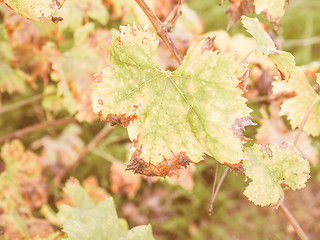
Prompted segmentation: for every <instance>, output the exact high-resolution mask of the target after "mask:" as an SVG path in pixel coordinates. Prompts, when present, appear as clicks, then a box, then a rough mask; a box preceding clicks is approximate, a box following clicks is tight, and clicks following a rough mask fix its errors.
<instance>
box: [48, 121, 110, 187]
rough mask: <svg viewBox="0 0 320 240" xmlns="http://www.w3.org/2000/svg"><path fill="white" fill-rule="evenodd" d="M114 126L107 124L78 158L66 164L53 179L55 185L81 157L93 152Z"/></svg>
mask: <svg viewBox="0 0 320 240" xmlns="http://www.w3.org/2000/svg"><path fill="white" fill-rule="evenodd" d="M112 129H113V128H112V127H111V126H110V125H109V124H106V125H105V126H104V127H103V128H102V129H101V130H100V131H99V132H98V134H97V135H96V136H95V137H94V138H93V139H92V140H91V141H90V142H89V144H88V145H87V146H86V147H85V148H83V149H82V151H81V152H80V153H79V154H78V156H77V158H76V159H75V160H74V161H73V162H72V163H71V164H69V165H67V166H65V167H64V168H63V170H62V171H61V172H60V173H59V174H57V175H56V176H55V178H54V180H53V185H59V183H60V182H61V179H62V178H63V177H64V176H65V174H66V173H67V172H68V171H69V170H70V169H71V168H72V167H73V166H74V165H75V164H76V163H77V162H79V160H80V159H82V158H84V157H85V156H86V155H87V154H88V153H89V152H91V151H92V150H93V149H94V148H95V147H96V146H97V145H98V144H99V143H100V142H101V140H102V139H103V138H104V137H105V136H107V135H108V134H109V133H110V132H111V131H112Z"/></svg>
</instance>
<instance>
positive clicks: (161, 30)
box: [135, 0, 183, 64]
mask: <svg viewBox="0 0 320 240" xmlns="http://www.w3.org/2000/svg"><path fill="white" fill-rule="evenodd" d="M135 1H136V3H137V4H138V5H139V7H140V8H141V9H142V11H143V12H144V13H145V14H146V15H147V17H148V18H149V20H150V21H151V23H152V25H153V26H154V28H155V29H156V30H157V34H158V35H159V36H160V37H161V39H162V40H163V42H164V43H165V44H166V46H167V47H168V48H169V50H170V51H171V53H172V54H173V55H174V56H175V58H176V59H177V61H178V62H179V64H181V62H182V60H183V57H182V55H181V54H180V52H179V51H178V49H177V48H176V46H175V45H174V43H173V41H172V40H171V38H170V37H169V35H168V30H167V29H166V27H165V25H163V24H162V22H161V21H160V19H159V18H158V17H157V16H156V15H155V14H154V13H153V12H152V10H151V9H150V8H149V6H148V5H147V4H146V2H145V1H144V0H135Z"/></svg>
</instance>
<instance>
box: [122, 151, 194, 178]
mask: <svg viewBox="0 0 320 240" xmlns="http://www.w3.org/2000/svg"><path fill="white" fill-rule="evenodd" d="M140 153H141V150H140V149H137V150H136V151H135V152H134V153H133V154H132V156H131V159H130V161H129V162H128V163H127V164H128V165H127V168H126V170H132V171H133V172H134V173H139V174H142V175H146V176H150V177H154V176H157V177H163V178H165V177H178V176H179V172H180V170H181V169H183V168H187V167H188V166H189V165H190V163H192V161H191V160H190V158H189V157H188V156H187V154H186V153H185V152H179V153H177V154H175V153H172V156H171V157H170V158H169V159H166V158H163V161H161V162H160V163H158V164H156V165H154V164H152V163H150V162H149V163H147V162H145V161H144V160H143V159H141V158H140V156H139V155H140Z"/></svg>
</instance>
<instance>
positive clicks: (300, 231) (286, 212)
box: [279, 203, 309, 240]
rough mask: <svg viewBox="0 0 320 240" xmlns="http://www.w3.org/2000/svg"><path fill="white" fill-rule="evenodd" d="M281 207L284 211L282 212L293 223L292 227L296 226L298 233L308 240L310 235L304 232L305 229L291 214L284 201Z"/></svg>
mask: <svg viewBox="0 0 320 240" xmlns="http://www.w3.org/2000/svg"><path fill="white" fill-rule="evenodd" d="M279 208H280V210H281V211H282V213H283V214H284V216H285V217H286V218H287V219H288V220H289V222H290V223H291V225H292V227H293V228H294V230H295V231H296V233H297V234H298V235H299V237H300V238H301V239H302V240H308V239H309V238H308V236H307V235H306V234H305V233H304V231H303V230H302V228H301V227H300V225H299V223H298V222H297V220H296V219H295V218H294V217H293V215H292V214H291V212H290V211H289V209H288V208H287V207H286V206H285V205H284V204H283V203H281V204H280V205H279Z"/></svg>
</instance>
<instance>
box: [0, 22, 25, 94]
mask: <svg viewBox="0 0 320 240" xmlns="http://www.w3.org/2000/svg"><path fill="white" fill-rule="evenodd" d="M13 59H14V55H13V52H12V51H11V48H10V46H9V44H8V35H7V31H6V29H5V27H4V25H3V24H0V69H1V71H0V92H8V93H9V94H12V93H14V92H20V93H22V92H24V91H25V82H24V79H23V77H22V76H23V74H22V72H21V71H20V70H18V69H14V68H12V67H11V66H10V61H11V60H13Z"/></svg>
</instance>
